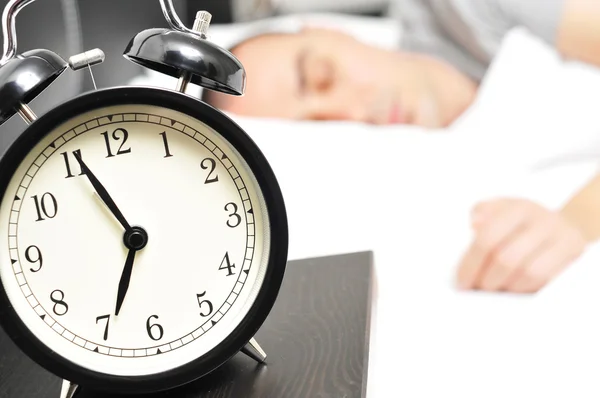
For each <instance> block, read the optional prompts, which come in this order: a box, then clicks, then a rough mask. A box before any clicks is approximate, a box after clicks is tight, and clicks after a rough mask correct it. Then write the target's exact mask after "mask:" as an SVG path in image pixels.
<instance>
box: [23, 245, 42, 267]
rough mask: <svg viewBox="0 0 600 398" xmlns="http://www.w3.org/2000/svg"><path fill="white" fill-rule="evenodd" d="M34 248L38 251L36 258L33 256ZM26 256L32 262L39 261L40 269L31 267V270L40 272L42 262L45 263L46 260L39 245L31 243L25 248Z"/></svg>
mask: <svg viewBox="0 0 600 398" xmlns="http://www.w3.org/2000/svg"><path fill="white" fill-rule="evenodd" d="M32 250H33V251H34V252H35V253H36V254H35V258H33V257H32V256H31V251H32ZM25 258H26V259H27V261H29V262H30V263H32V264H35V263H39V264H38V269H33V268H30V270H31V272H38V271H39V270H41V269H42V264H43V263H44V260H43V259H42V252H41V251H40V249H38V247H37V246H33V245H31V246H29V247H28V248H27V249H25Z"/></svg>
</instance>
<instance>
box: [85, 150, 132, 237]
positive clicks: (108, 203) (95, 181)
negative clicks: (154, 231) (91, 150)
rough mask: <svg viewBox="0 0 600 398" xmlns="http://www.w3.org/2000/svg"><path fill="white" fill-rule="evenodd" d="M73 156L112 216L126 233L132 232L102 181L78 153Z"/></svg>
mask: <svg viewBox="0 0 600 398" xmlns="http://www.w3.org/2000/svg"><path fill="white" fill-rule="evenodd" d="M73 155H75V159H77V161H78V162H79V164H80V165H81V171H83V172H84V173H85V175H86V176H87V178H88V179H89V180H90V182H91V183H92V186H93V187H94V189H95V190H96V192H98V196H100V199H102V201H103V202H104V203H106V206H107V207H108V208H109V210H110V211H111V212H112V214H113V215H114V216H115V217H116V219H117V220H119V222H120V223H121V225H122V226H123V228H125V231H127V232H130V231H131V230H132V229H131V225H129V223H128V222H127V220H125V217H124V216H123V213H121V210H119V208H118V207H117V205H116V203H115V202H114V200H112V198H111V197H110V195H109V194H108V191H107V190H106V188H104V186H103V185H102V184H101V183H100V181H98V179H97V178H96V176H95V175H94V173H92V171H91V170H90V169H89V167H87V165H86V164H85V162H84V161H83V159H82V158H81V155H80V154H79V153H78V152H74V153H73Z"/></svg>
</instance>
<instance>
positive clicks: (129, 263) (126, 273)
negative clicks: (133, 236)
mask: <svg viewBox="0 0 600 398" xmlns="http://www.w3.org/2000/svg"><path fill="white" fill-rule="evenodd" d="M135 252H136V250H135V249H129V253H128V254H127V260H125V266H124V267H123V273H122V274H121V280H120V281H119V291H118V292H117V306H116V308H115V315H119V311H121V306H122V305H123V301H124V300H125V295H126V294H127V290H128V289H129V281H130V280H131V273H132V271H133V260H134V259H135Z"/></svg>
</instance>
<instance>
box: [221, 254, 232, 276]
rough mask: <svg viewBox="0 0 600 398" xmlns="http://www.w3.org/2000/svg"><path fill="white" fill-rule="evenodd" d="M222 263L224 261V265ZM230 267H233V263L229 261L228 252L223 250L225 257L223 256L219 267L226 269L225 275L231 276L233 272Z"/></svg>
mask: <svg viewBox="0 0 600 398" xmlns="http://www.w3.org/2000/svg"><path fill="white" fill-rule="evenodd" d="M223 263H226V265H223ZM232 268H235V264H231V262H230V261H229V252H225V257H223V260H222V261H221V265H220V266H219V269H220V270H221V269H226V270H227V276H231V275H233V272H232V271H231V269H232Z"/></svg>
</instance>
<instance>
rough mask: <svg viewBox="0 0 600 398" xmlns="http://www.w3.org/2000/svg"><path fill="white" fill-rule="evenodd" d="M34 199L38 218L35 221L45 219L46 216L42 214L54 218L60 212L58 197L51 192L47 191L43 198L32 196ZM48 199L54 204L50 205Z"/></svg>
mask: <svg viewBox="0 0 600 398" xmlns="http://www.w3.org/2000/svg"><path fill="white" fill-rule="evenodd" d="M32 198H33V201H34V202H35V209H36V210H37V215H38V218H37V220H35V221H43V220H44V218H43V217H42V214H43V215H44V216H46V217H47V218H54V217H55V216H56V213H57V212H58V203H57V202H56V198H55V197H54V195H52V194H51V193H50V192H46V193H45V194H43V195H42V199H38V196H37V195H34V196H32ZM48 201H50V203H51V204H52V206H49V203H48Z"/></svg>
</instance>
